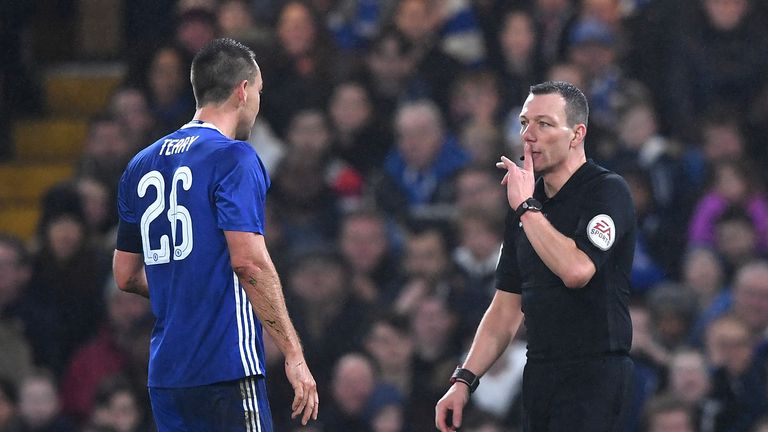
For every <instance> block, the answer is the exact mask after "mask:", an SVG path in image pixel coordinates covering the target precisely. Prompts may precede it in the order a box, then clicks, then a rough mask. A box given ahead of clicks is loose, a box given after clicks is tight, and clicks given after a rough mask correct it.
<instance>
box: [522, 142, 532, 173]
mask: <svg viewBox="0 0 768 432" xmlns="http://www.w3.org/2000/svg"><path fill="white" fill-rule="evenodd" d="M523 156H524V159H523V169H524V170H526V171H528V172H533V156H531V145H530V144H527V143H525V144H523Z"/></svg>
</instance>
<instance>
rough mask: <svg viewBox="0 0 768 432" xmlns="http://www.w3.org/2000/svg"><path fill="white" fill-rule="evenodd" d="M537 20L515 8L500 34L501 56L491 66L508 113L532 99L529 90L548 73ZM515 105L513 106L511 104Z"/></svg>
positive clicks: (503, 22) (503, 24)
mask: <svg viewBox="0 0 768 432" xmlns="http://www.w3.org/2000/svg"><path fill="white" fill-rule="evenodd" d="M536 31H537V29H536V27H535V23H534V18H533V16H532V14H531V12H530V11H528V10H526V9H517V8H512V9H510V10H509V11H507V12H505V13H504V14H503V17H502V18H501V28H500V29H499V33H498V36H497V38H498V41H499V46H500V50H499V55H497V56H494V57H490V58H489V63H490V66H491V67H492V68H493V70H495V71H496V73H497V74H498V76H499V81H500V82H501V88H502V89H503V97H504V100H505V103H506V106H505V107H504V108H505V109H506V112H505V113H504V114H506V113H507V112H510V111H515V114H514V116H515V117H517V112H519V109H517V108H518V107H517V105H518V104H519V101H522V100H525V98H526V96H528V88H529V87H530V86H531V85H533V84H535V83H536V81H538V80H539V78H540V77H541V76H542V75H543V73H544V67H543V64H542V61H541V58H540V57H539V55H540V52H538V51H537V50H536V41H537V34H536ZM510 104H511V105H512V106H509V105H510Z"/></svg>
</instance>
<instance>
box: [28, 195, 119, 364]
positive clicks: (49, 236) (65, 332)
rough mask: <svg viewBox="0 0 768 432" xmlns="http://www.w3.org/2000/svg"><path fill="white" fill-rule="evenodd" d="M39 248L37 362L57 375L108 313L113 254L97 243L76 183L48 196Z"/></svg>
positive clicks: (32, 292) (33, 321)
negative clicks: (107, 286)
mask: <svg viewBox="0 0 768 432" xmlns="http://www.w3.org/2000/svg"><path fill="white" fill-rule="evenodd" d="M38 243H39V245H38V246H39V248H38V250H37V252H36V253H35V254H34V256H33V259H32V277H31V279H30V282H29V289H28V290H27V292H26V295H25V301H28V302H30V303H31V304H34V305H35V307H34V308H28V310H27V311H26V313H28V314H29V316H28V318H27V320H26V321H27V325H28V334H29V337H30V342H32V344H33V349H34V352H35V362H36V363H37V364H42V365H45V366H46V367H47V368H49V369H51V370H52V371H53V373H54V374H56V375H57V376H58V375H59V374H61V373H62V371H63V369H64V367H65V366H66V362H67V361H68V359H69V356H70V355H71V354H72V353H73V352H74V350H75V349H76V348H77V347H78V346H79V345H80V344H82V343H83V342H85V341H86V340H88V339H89V338H90V337H91V336H93V335H94V334H95V333H96V331H97V330H98V327H99V325H100V324H101V322H102V319H103V317H104V315H105V307H104V295H103V287H104V284H105V281H106V280H107V275H108V273H109V264H110V262H109V255H108V254H106V253H104V252H103V251H99V250H97V249H96V248H94V247H93V246H92V245H91V243H90V241H89V234H88V232H87V231H86V224H85V217H84V215H83V210H82V202H81V200H80V196H79V194H78V193H77V190H76V189H75V187H74V186H73V185H72V184H71V183H61V184H59V185H56V186H54V187H53V188H51V189H50V190H49V191H48V192H47V193H46V195H45V196H44V197H43V200H42V215H41V217H40V221H39V227H38Z"/></svg>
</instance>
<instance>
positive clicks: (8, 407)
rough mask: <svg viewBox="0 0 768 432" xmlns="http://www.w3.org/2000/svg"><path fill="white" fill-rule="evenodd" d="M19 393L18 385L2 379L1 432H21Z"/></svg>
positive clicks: (0, 392) (0, 388)
mask: <svg viewBox="0 0 768 432" xmlns="http://www.w3.org/2000/svg"><path fill="white" fill-rule="evenodd" d="M18 402H19V398H18V392H17V391H16V384H14V383H13V382H12V381H10V380H8V379H6V378H0V430H2V431H6V432H21V431H22V429H21V421H20V419H19V415H18Z"/></svg>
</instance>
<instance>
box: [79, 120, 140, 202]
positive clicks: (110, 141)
mask: <svg viewBox="0 0 768 432" xmlns="http://www.w3.org/2000/svg"><path fill="white" fill-rule="evenodd" d="M133 144H134V143H132V142H131V141H130V140H129V139H128V136H127V135H125V130H124V129H123V127H122V125H121V123H120V122H119V121H118V120H117V118H116V117H114V116H112V115H109V114H99V115H96V116H94V117H93V118H91V119H90V121H89V123H88V134H87V135H86V138H85V143H84V145H83V153H82V154H81V155H80V158H79V160H78V161H77V164H76V176H77V177H94V178H96V179H98V180H100V181H101V182H103V183H104V184H105V185H107V186H108V187H109V191H110V201H109V202H114V198H115V197H116V196H117V192H116V191H117V183H118V182H119V180H120V173H121V172H122V170H123V168H125V165H126V164H127V163H128V161H129V160H130V159H131V157H132V156H133V155H134V154H135V152H136V150H137V149H136V148H134V147H133Z"/></svg>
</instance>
